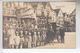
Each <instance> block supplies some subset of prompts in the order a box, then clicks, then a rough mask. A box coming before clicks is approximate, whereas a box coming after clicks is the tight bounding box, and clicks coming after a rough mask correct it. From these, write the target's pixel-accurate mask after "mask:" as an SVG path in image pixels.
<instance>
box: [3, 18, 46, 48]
mask: <svg viewBox="0 0 80 53" xmlns="http://www.w3.org/2000/svg"><path fill="white" fill-rule="evenodd" d="M22 22H24V21H22ZM23 24H25V23H21V25H20V23H19V21H17V20H14V21H12V20H10V19H9V20H7V21H5V22H4V23H3V37H4V38H3V39H4V42H3V43H4V47H6V46H8V45H9V48H15V47H16V48H31V47H37V46H40V45H41V46H43V45H45V38H46V32H45V31H42V32H40V31H35V30H28V29H27V26H25V25H26V24H25V25H23ZM19 25H20V26H19ZM22 25H23V26H22ZM5 39H6V40H5ZM8 39H9V40H8ZM8 41H9V42H8ZM5 43H6V44H7V43H9V44H8V45H6V44H5Z"/></svg>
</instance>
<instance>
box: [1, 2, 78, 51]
mask: <svg viewBox="0 0 80 53" xmlns="http://www.w3.org/2000/svg"><path fill="white" fill-rule="evenodd" d="M2 27H3V29H2V36H3V38H2V39H3V41H2V42H3V44H2V45H3V49H75V48H76V2H9V1H7V2H2Z"/></svg>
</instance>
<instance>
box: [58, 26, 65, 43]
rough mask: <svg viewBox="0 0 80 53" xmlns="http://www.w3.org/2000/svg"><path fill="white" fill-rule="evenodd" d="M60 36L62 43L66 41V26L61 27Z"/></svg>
mask: <svg viewBox="0 0 80 53" xmlns="http://www.w3.org/2000/svg"><path fill="white" fill-rule="evenodd" d="M59 31H60V36H61V43H64V35H65V30H64V28H62V27H61V28H60V30H59Z"/></svg>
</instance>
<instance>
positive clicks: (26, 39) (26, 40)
mask: <svg viewBox="0 0 80 53" xmlns="http://www.w3.org/2000/svg"><path fill="white" fill-rule="evenodd" d="M27 37H28V36H27V31H25V36H24V39H25V45H27V43H28V38H27Z"/></svg>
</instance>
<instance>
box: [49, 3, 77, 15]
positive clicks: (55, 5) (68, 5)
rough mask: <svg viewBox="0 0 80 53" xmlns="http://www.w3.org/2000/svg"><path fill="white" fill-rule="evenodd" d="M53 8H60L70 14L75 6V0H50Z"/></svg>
mask: <svg viewBox="0 0 80 53" xmlns="http://www.w3.org/2000/svg"><path fill="white" fill-rule="evenodd" d="M50 4H51V7H52V8H53V9H58V8H61V9H62V12H66V13H67V14H70V13H71V12H72V11H73V10H74V9H75V8H76V2H50Z"/></svg>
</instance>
